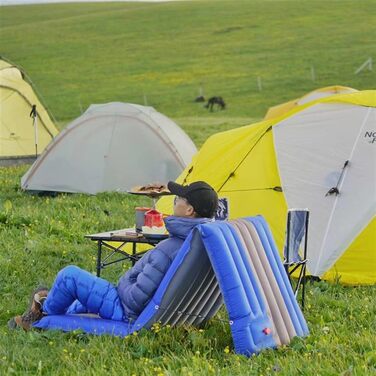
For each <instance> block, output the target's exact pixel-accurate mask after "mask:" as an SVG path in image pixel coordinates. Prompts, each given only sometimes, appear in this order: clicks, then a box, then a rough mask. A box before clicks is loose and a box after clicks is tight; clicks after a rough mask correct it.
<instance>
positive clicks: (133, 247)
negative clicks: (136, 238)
mask: <svg viewBox="0 0 376 376" xmlns="http://www.w3.org/2000/svg"><path fill="white" fill-rule="evenodd" d="M136 253H137V247H136V243H133V245H132V256H135V255H136ZM135 263H136V259H135V258H133V259H132V266H133V265H134V264H135Z"/></svg>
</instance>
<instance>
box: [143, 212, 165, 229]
mask: <svg viewBox="0 0 376 376" xmlns="http://www.w3.org/2000/svg"><path fill="white" fill-rule="evenodd" d="M144 226H148V227H163V226H164V222H163V214H162V213H160V212H159V211H158V210H155V209H151V210H148V211H147V212H146V213H145V223H144Z"/></svg>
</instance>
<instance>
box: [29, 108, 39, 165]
mask: <svg viewBox="0 0 376 376" xmlns="http://www.w3.org/2000/svg"><path fill="white" fill-rule="evenodd" d="M30 117H32V118H33V126H34V144H35V158H38V113H37V105H36V104H33V106H32V108H31V112H30Z"/></svg>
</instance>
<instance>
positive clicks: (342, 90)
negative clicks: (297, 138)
mask: <svg viewBox="0 0 376 376" xmlns="http://www.w3.org/2000/svg"><path fill="white" fill-rule="evenodd" d="M357 91H358V90H356V89H353V88H351V87H348V86H339V85H335V86H326V87H322V88H319V89H316V90H313V91H311V92H309V93H308V94H305V95H303V96H302V97H301V98H296V99H293V100H292V101H288V102H286V103H282V104H278V105H277V106H273V107H270V108H269V109H268V111H267V112H266V115H265V117H264V120H270V119H273V118H277V117H280V116H282V115H284V114H286V113H287V112H289V111H291V110H292V109H294V108H295V107H298V106H301V105H303V104H306V103H309V102H312V101H315V100H317V99H321V98H326V97H329V96H331V95H336V94H349V93H355V92H357Z"/></svg>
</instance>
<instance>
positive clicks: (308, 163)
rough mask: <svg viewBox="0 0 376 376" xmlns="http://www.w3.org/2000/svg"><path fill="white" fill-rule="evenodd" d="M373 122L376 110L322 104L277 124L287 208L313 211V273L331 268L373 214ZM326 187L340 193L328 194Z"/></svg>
mask: <svg viewBox="0 0 376 376" xmlns="http://www.w3.org/2000/svg"><path fill="white" fill-rule="evenodd" d="M375 125H376V109H375V108H372V107H362V106H355V105H350V104H348V105H343V104H320V103H319V104H316V105H314V106H312V107H309V108H307V109H306V110H304V111H302V112H300V113H297V114H296V115H295V116H292V117H289V118H287V119H285V120H283V121H281V122H280V123H279V124H277V125H276V126H274V128H273V133H274V143H275V149H276V153H277V156H278V161H279V172H280V177H281V180H282V185H283V190H284V194H285V197H286V200H287V203H288V206H289V207H308V208H310V211H311V214H310V230H309V236H308V248H309V249H310V255H309V260H308V268H309V270H310V272H311V273H312V274H313V275H321V274H322V273H324V272H325V271H326V270H328V269H329V268H330V267H331V266H332V265H333V263H334V262H335V261H336V260H337V259H338V258H339V257H340V256H341V254H342V253H343V250H344V249H346V247H347V246H348V244H350V243H351V240H352V239H354V238H356V236H357V235H358V234H359V233H360V232H361V231H362V230H363V229H364V228H365V227H366V226H367V225H368V224H369V223H370V221H371V219H372V218H373V216H374V213H375V211H376V192H375V185H374V184H370V182H372V181H373V182H376V148H375V145H374V144H372V143H370V142H369V141H368V139H367V138H366V137H365V135H366V133H367V131H368V132H370V131H372V132H374V131H375ZM346 161H351V162H348V163H347V164H346ZM345 164H346V166H345ZM370 164H371V166H372V168H370ZM328 171H336V173H331V174H329V175H328ZM349 171H351V173H348V172H349ZM328 186H330V187H337V188H338V191H339V194H338V195H336V194H335V193H334V194H327V193H328V188H327V187H328ZM339 197H341V198H343V199H341V200H339ZM323 199H324V200H325V201H326V205H323Z"/></svg>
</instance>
